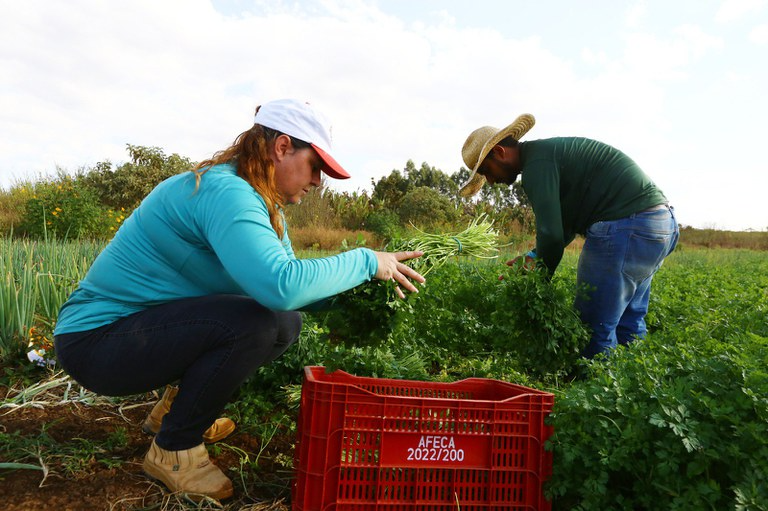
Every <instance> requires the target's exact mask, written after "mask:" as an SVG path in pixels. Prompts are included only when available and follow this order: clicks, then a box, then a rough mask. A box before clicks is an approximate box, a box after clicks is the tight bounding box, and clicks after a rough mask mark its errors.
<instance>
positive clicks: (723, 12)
mask: <svg viewBox="0 0 768 511" xmlns="http://www.w3.org/2000/svg"><path fill="white" fill-rule="evenodd" d="M767 3H768V2H766V0H725V1H724V2H723V3H722V4H720V8H719V9H718V11H717V13H716V14H715V21H717V22H719V23H729V22H732V21H738V20H741V19H743V18H745V17H746V16H747V15H749V14H751V13H754V12H759V11H761V10H762V9H763V8H764V7H765V5H766V4H767Z"/></svg>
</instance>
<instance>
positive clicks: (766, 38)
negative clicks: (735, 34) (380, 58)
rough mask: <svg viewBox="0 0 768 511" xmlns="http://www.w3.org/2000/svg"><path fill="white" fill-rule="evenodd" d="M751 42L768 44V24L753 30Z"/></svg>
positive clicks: (750, 35) (750, 37) (750, 34)
mask: <svg viewBox="0 0 768 511" xmlns="http://www.w3.org/2000/svg"><path fill="white" fill-rule="evenodd" d="M749 40H750V41H752V42H753V43H755V44H759V45H763V44H768V23H766V24H763V25H758V26H756V27H755V28H753V29H752V31H751V32H750V33H749Z"/></svg>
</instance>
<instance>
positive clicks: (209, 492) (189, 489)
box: [144, 440, 232, 502]
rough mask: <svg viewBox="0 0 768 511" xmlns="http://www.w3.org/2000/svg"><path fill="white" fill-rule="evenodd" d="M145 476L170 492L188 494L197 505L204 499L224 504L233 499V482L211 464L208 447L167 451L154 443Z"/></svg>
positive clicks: (201, 445) (202, 445) (149, 453)
mask: <svg viewBox="0 0 768 511" xmlns="http://www.w3.org/2000/svg"><path fill="white" fill-rule="evenodd" d="M144 472H145V473H146V474H147V475H148V476H149V477H152V478H154V479H157V480H159V481H160V482H162V483H163V484H164V485H165V486H166V487H168V489H169V490H170V491H172V492H174V493H175V492H179V493H184V494H186V495H187V497H189V498H190V499H192V500H194V501H197V502H199V501H200V500H202V499H203V498H204V497H211V498H213V499H216V500H222V499H226V498H229V497H231V496H232V481H230V480H229V478H228V477H227V476H225V475H224V473H223V472H222V471H221V470H220V469H219V468H218V467H217V466H216V465H214V464H213V463H211V459H210V458H209V457H208V450H207V449H206V448H205V444H200V445H198V446H197V447H193V448H191V449H187V450H186V451H166V450H165V449H162V448H160V447H158V446H157V444H156V443H155V441H154V440H152V446H151V447H150V448H149V452H147V455H146V456H145V457H144Z"/></svg>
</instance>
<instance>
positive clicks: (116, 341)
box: [54, 295, 301, 450]
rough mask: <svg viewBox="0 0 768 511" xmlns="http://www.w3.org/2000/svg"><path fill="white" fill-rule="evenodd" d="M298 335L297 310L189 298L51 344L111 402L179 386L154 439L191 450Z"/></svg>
mask: <svg viewBox="0 0 768 511" xmlns="http://www.w3.org/2000/svg"><path fill="white" fill-rule="evenodd" d="M300 332H301V315H300V313H298V312H276V311H272V310H269V309H267V308H265V307H263V306H262V305H260V304H259V303H258V302H256V301H255V300H253V299H251V298H248V297H244V296H238V295H210V296H201V297H196V298H187V299H183V300H178V301H174V302H169V303H166V304H163V305H158V306H155V307H151V308H149V309H147V310H145V311H142V312H139V313H136V314H133V315H131V316H128V317H126V318H122V319H120V320H118V321H115V322H114V323H112V324H110V325H106V326H104V327H100V328H96V329H94V330H89V331H86V332H78V333H71V334H63V335H57V336H56V337H55V339H54V341H55V348H56V356H57V358H58V360H59V364H61V367H62V368H63V369H64V370H65V371H66V372H67V373H68V374H69V375H70V376H71V377H72V378H74V379H75V380H77V381H78V382H79V383H80V384H81V385H83V386H84V387H85V388H87V389H89V390H91V391H93V392H96V393H98V394H103V395H107V396H125V395H130V394H139V393H142V392H150V391H152V390H154V389H158V388H160V387H163V386H164V385H167V384H170V383H173V382H176V381H178V382H179V393H178V395H177V396H176V399H175V400H174V402H173V406H172V408H171V411H170V412H169V413H168V415H166V416H165V418H164V419H163V425H162V428H161V430H160V433H158V435H157V437H156V439H155V441H156V443H157V445H158V446H159V447H161V448H163V449H167V450H183V449H189V448H191V447H194V446H196V445H199V444H200V443H201V442H202V435H203V433H204V432H205V430H206V429H207V428H208V427H210V425H211V424H213V422H214V421H215V420H216V418H217V417H218V416H219V415H220V414H221V412H222V410H223V409H224V406H225V405H226V404H227V401H228V400H229V399H230V397H231V396H232V395H233V394H234V392H235V391H236V390H237V388H238V387H239V386H240V385H241V384H242V383H243V381H245V380H246V378H248V376H250V375H251V374H252V373H253V372H254V371H255V370H256V369H258V368H259V367H260V366H262V365H264V364H267V363H269V362H271V361H273V360H274V359H276V358H277V357H279V356H280V355H281V354H282V353H283V352H284V351H285V350H286V349H287V348H288V347H289V346H290V345H291V344H292V343H294V342H295V341H296V339H298V337H299V333H300Z"/></svg>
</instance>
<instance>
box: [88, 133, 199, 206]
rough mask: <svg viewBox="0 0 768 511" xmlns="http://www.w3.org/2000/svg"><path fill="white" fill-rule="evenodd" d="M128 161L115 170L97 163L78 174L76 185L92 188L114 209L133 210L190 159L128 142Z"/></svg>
mask: <svg viewBox="0 0 768 511" xmlns="http://www.w3.org/2000/svg"><path fill="white" fill-rule="evenodd" d="M127 147H128V154H129V155H130V157H131V161H130V162H128V163H124V164H122V165H120V166H118V167H116V168H115V169H114V170H112V164H111V163H110V162H108V161H107V162H100V163H98V164H96V166H95V167H94V168H93V169H91V170H90V171H88V172H87V173H85V174H84V175H83V176H81V177H79V179H78V181H79V183H78V184H82V185H84V186H87V187H89V188H91V189H92V190H94V191H95V192H96V194H97V195H98V197H99V200H100V201H101V202H102V203H103V204H105V205H107V206H109V207H110V208H113V209H116V210H118V209H121V208H122V209H125V210H127V211H130V210H133V209H134V208H135V207H136V206H138V205H139V203H140V202H141V201H142V199H144V197H146V196H147V194H149V192H151V191H152V189H153V188H154V187H155V186H157V185H158V184H159V183H160V182H161V181H164V180H165V179H167V178H169V177H171V176H173V175H176V174H179V173H181V172H185V171H188V170H191V169H192V166H193V164H192V162H191V161H190V160H189V158H186V157H182V156H179V155H178V154H175V153H174V154H172V155H170V156H166V155H165V153H163V151H162V149H160V148H159V147H144V146H134V145H130V144H128V145H127Z"/></svg>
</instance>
